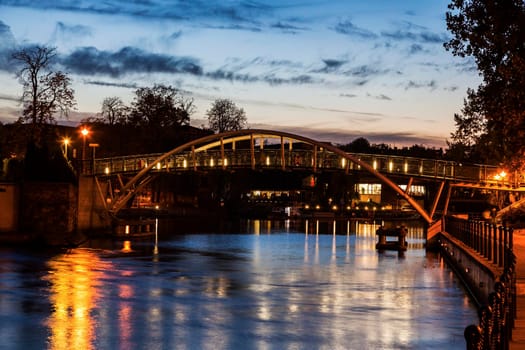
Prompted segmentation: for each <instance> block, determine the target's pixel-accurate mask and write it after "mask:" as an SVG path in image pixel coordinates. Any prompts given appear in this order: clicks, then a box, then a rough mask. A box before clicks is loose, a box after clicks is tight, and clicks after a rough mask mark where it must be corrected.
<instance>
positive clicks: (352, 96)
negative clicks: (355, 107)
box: [339, 93, 357, 98]
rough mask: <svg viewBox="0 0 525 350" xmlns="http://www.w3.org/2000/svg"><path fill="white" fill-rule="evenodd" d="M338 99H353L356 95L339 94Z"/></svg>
mask: <svg viewBox="0 0 525 350" xmlns="http://www.w3.org/2000/svg"><path fill="white" fill-rule="evenodd" d="M339 96H340V97H348V98H354V97H357V95H356V94H344V93H341V94H339Z"/></svg>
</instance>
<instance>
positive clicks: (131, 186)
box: [108, 129, 444, 223]
mask: <svg viewBox="0 0 525 350" xmlns="http://www.w3.org/2000/svg"><path fill="white" fill-rule="evenodd" d="M257 139H263V140H264V139H280V142H281V149H280V151H281V155H282V157H283V158H284V144H285V141H288V143H289V145H291V144H292V142H294V141H295V142H301V143H304V144H308V145H310V146H311V147H312V148H313V154H314V158H313V164H312V167H313V170H314V171H316V170H317V166H318V164H316V162H317V152H318V151H320V150H323V151H324V150H326V151H329V152H332V153H334V154H336V155H338V156H340V157H341V159H345V160H346V164H347V165H346V167H347V169H348V165H349V163H350V162H352V163H355V164H357V165H358V166H359V167H360V169H361V170H365V171H366V172H368V173H370V174H371V175H373V176H374V177H376V178H377V179H378V180H380V181H381V182H383V183H384V184H385V185H387V186H389V187H390V188H392V189H393V190H394V191H395V192H396V193H398V194H399V195H400V196H401V197H402V198H403V199H405V200H406V201H407V202H408V203H409V204H410V205H411V206H412V207H413V208H414V209H415V210H416V211H417V212H418V213H419V214H420V215H421V217H422V218H423V219H424V220H425V221H427V222H428V223H432V222H433V219H432V215H431V214H429V213H427V211H426V210H425V209H424V208H423V207H421V206H420V205H419V203H418V202H416V200H414V199H413V198H412V197H410V195H408V193H407V192H408V188H409V187H410V186H407V190H403V189H402V188H401V187H399V186H398V185H397V184H396V183H394V182H393V181H392V180H390V179H389V178H388V177H386V176H385V175H383V174H382V173H380V172H379V171H378V170H376V169H374V166H372V165H370V164H368V163H366V162H364V161H362V160H360V159H359V158H357V157H355V156H354V155H352V154H348V153H346V152H344V151H343V150H341V149H339V148H337V147H335V146H332V145H330V144H327V143H323V142H320V141H316V140H313V139H311V138H308V137H304V136H301V135H296V134H292V133H287V132H282V131H274V130H263V129H244V130H238V131H229V132H224V133H220V134H213V135H209V136H205V137H202V138H199V139H196V140H193V141H191V142H188V143H186V144H184V145H181V146H178V147H176V148H174V149H172V150H171V151H169V152H166V153H164V154H162V155H160V156H158V157H157V158H156V159H155V160H154V161H152V162H149V163H148V164H147V165H146V166H145V167H144V168H141V170H140V171H139V172H138V173H137V174H136V175H135V176H133V178H131V179H130V180H129V181H128V182H127V183H125V184H124V183H122V184H121V185H122V186H121V187H122V188H121V189H120V194H119V196H117V197H115V198H114V200H113V201H112V203H111V205H110V206H109V207H108V210H109V212H110V213H112V214H116V213H117V212H118V211H119V210H120V209H122V208H123V207H124V206H125V204H126V203H127V202H128V201H129V200H130V199H131V198H132V197H133V195H135V194H136V193H137V192H138V191H139V190H140V189H142V188H143V187H144V186H145V185H147V184H148V183H149V182H150V181H151V180H152V179H153V176H152V175H153V174H152V173H153V172H154V171H155V170H156V167H157V166H158V164H162V163H163V162H164V161H165V160H167V159H168V158H169V157H171V156H173V155H176V154H179V153H182V152H185V151H187V150H190V151H191V155H192V156H193V163H194V164H193V166H194V167H195V169H196V165H195V154H197V153H199V152H204V151H207V150H210V149H215V148H217V147H220V151H221V158H222V164H221V165H218V166H219V167H220V166H222V167H223V168H226V167H227V165H226V164H225V161H224V159H225V158H224V152H225V150H224V145H227V144H232V148H233V149H234V147H235V143H236V142H239V141H246V140H250V149H251V166H252V168H254V167H255V158H254V153H255V150H254V149H255V140H257ZM290 149H291V146H290ZM189 167H190V168H191V165H189ZM282 167H283V169H284V168H285V165H284V163H283V164H282ZM410 182H411V180H410ZM443 186H444V182H442V185H441V188H440V192H441V190H442V188H443Z"/></svg>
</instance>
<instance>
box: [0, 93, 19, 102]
mask: <svg viewBox="0 0 525 350" xmlns="http://www.w3.org/2000/svg"><path fill="white" fill-rule="evenodd" d="M0 100H4V101H12V102H20V100H21V98H20V97H18V96H12V95H3V94H0Z"/></svg>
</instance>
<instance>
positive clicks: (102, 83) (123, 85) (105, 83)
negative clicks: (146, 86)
mask: <svg viewBox="0 0 525 350" xmlns="http://www.w3.org/2000/svg"><path fill="white" fill-rule="evenodd" d="M83 82H84V84H88V85H99V86H114V87H120V88H127V89H138V88H139V86H138V85H137V84H135V83H113V82H108V81H102V80H84V81H83Z"/></svg>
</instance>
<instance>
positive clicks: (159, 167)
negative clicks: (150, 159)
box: [157, 162, 162, 170]
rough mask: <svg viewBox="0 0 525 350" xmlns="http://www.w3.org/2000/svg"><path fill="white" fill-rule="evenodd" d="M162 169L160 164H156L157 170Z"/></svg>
mask: <svg viewBox="0 0 525 350" xmlns="http://www.w3.org/2000/svg"><path fill="white" fill-rule="evenodd" d="M161 168H162V165H161V164H160V162H158V163H157V170H160V169H161Z"/></svg>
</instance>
